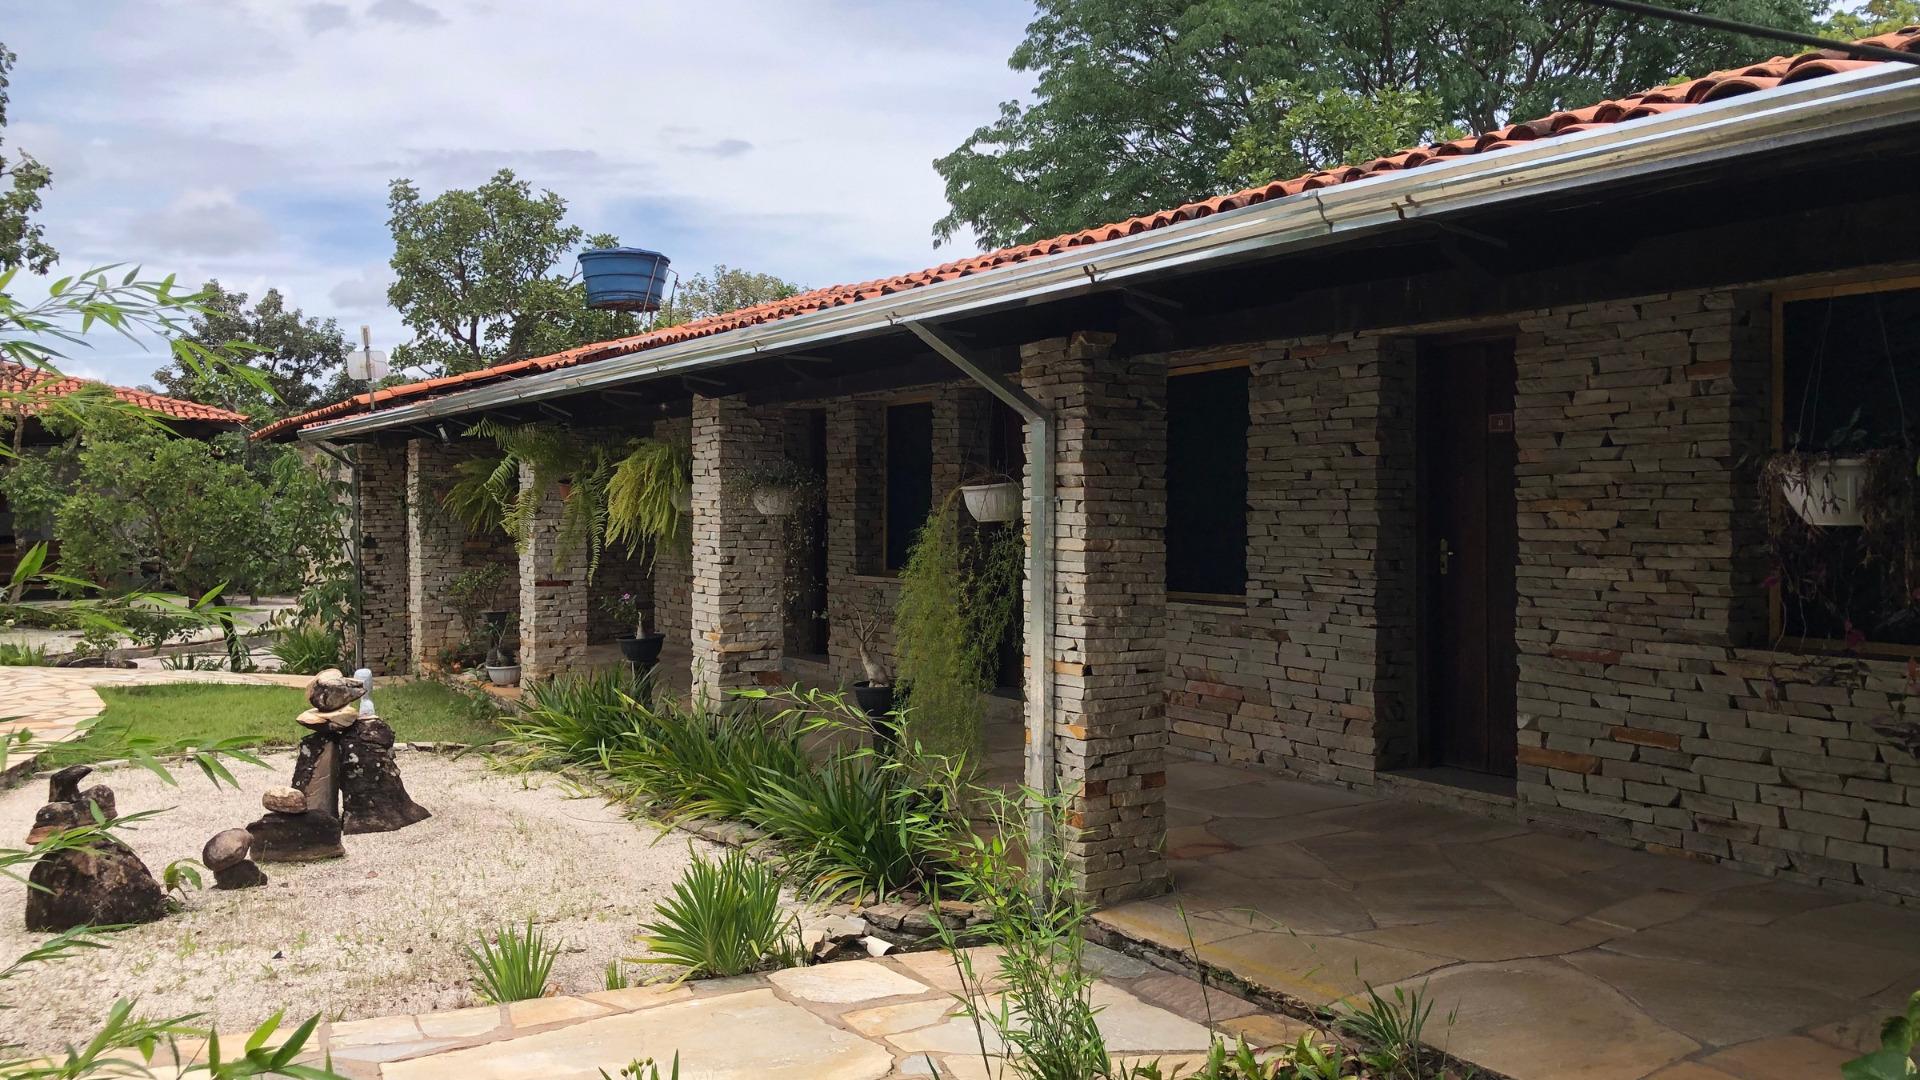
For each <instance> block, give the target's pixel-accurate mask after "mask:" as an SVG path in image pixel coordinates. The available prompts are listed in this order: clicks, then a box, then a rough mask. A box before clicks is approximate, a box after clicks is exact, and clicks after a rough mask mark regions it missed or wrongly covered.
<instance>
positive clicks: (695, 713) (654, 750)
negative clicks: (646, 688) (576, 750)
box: [602, 703, 813, 821]
mask: <svg viewBox="0 0 1920 1080" xmlns="http://www.w3.org/2000/svg"><path fill="white" fill-rule="evenodd" d="M632 719H633V722H632V724H631V726H630V727H629V729H628V730H627V731H625V732H622V733H621V734H619V735H618V736H617V737H616V738H615V739H614V741H613V743H612V744H611V745H610V746H609V747H608V749H607V751H606V752H605V753H604V754H603V755H602V764H603V766H604V767H605V768H606V770H607V771H608V772H610V773H612V774H613V776H614V777H615V778H616V779H617V780H619V781H621V782H623V783H626V784H628V785H631V786H632V787H633V789H634V790H635V791H636V792H638V793H640V794H642V795H644V796H646V797H647V798H649V799H651V800H653V801H654V802H655V803H656V804H658V805H659V806H660V807H661V809H662V810H663V811H665V812H667V813H668V814H669V815H670V816H687V815H693V816H699V817H714V818H732V819H734V820H737V821H751V820H753V816H754V811H755V810H756V808H757V807H758V806H759V805H760V793H761V791H762V789H763V788H764V787H765V786H766V784H767V782H768V780H769V779H770V778H784V779H792V778H795V777H799V776H801V775H803V774H805V773H807V772H809V771H811V770H812V768H813V764H812V762H811V761H809V760H808V758H807V754H806V751H805V750H804V749H802V747H801V744H800V733H799V730H798V729H797V727H796V726H795V725H793V724H791V723H787V722H784V721H781V720H780V719H778V718H775V719H772V720H768V719H763V718H762V717H760V716H758V715H757V714H755V713H754V712H753V711H752V710H750V709H735V710H732V711H727V712H715V711H713V710H711V709H708V708H705V707H702V706H698V705H695V706H692V707H682V706H680V705H677V704H672V703H667V704H664V705H662V706H660V707H659V708H657V709H646V708H638V707H636V710H635V715H634V716H633V718H632Z"/></svg>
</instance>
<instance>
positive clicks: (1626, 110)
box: [255, 26, 1920, 438]
mask: <svg viewBox="0 0 1920 1080" xmlns="http://www.w3.org/2000/svg"><path fill="white" fill-rule="evenodd" d="M1859 44H1867V45H1879V46H1881V47H1883V48H1888V49H1902V50H1905V51H1907V52H1915V53H1920V26H1909V27H1905V28H1902V29H1900V30H1896V31H1893V32H1892V33H1887V34H1881V35H1879V36H1877V37H1871V38H1867V39H1865V40H1864V41H1862V42H1860V43H1859ZM1878 62H1879V61H1872V60H1854V59H1849V58H1848V57H1847V56H1846V55H1845V54H1842V53H1837V52H1834V51H1833V50H1822V51H1816V52H1809V53H1805V54H1802V55H1799V56H1794V57H1784V56H1776V57H1773V58H1771V59H1768V60H1765V61H1762V62H1760V63H1757V64H1750V65H1748V66H1746V67H1742V68H1733V69H1729V70H1727V71H1716V72H1714V73H1713V74H1711V75H1706V76H1703V77H1701V78H1697V79H1688V80H1684V81H1681V82H1677V83H1673V84H1670V85H1667V86H1657V87H1653V88H1651V89H1648V90H1643V91H1641V92H1640V93H1638V94H1633V95H1629V96H1627V97H1624V98H1621V99H1619V100H1618V101H1602V102H1599V103H1597V104H1594V105H1589V106H1587V107H1585V108H1580V109H1567V110H1562V111H1560V112H1556V113H1554V114H1552V115H1550V116H1546V117H1542V118H1540V119H1537V120H1529V121H1524V122H1521V123H1516V124H1510V125H1508V126H1507V127H1505V128H1501V129H1499V130H1496V131H1490V132H1485V133H1483V134H1480V135H1472V136H1467V137H1465V138H1461V139H1454V140H1452V141H1450V142H1445V143H1440V144H1438V145H1435V146H1422V147H1410V148H1408V149H1406V150H1402V151H1400V152H1399V153H1395V154H1389V155H1387V156H1385V157H1381V158H1376V159H1374V160H1373V161H1370V162H1368V163H1367V164H1365V165H1359V166H1342V167H1340V168H1337V169H1329V170H1323V171H1320V172H1314V173H1309V174H1307V175H1305V176H1298V177H1294V178H1293V179H1290V180H1276V181H1273V182H1272V183H1268V184H1263V185H1260V186H1258V187H1253V188H1248V189H1246V190H1245V191H1238V192H1234V193H1232V194H1229V195H1221V196H1216V197H1214V198H1211V199H1201V200H1199V201H1197V202H1191V203H1187V204H1186V205H1184V206H1177V207H1173V208H1172V209H1168V210H1162V211H1159V212H1157V213H1152V214H1145V215H1142V216H1140V217H1134V218H1129V219H1127V220H1125V221H1120V222H1115V223H1113V224H1110V225H1100V226H1096V227H1094V228H1091V229H1085V230H1082V231H1080V232H1074V233H1067V234H1065V235H1062V236H1056V237H1052V238H1050V239H1046V240H1039V241H1035V242H1033V243H1029V244H1019V245H1015V246H1013V247H1009V248H1003V249H1001V250H999V251H989V252H985V253H982V254H977V255H969V256H967V257H965V258H961V259H955V260H954V261H952V262H948V263H942V264H941V265H939V266H933V267H928V268H927V269H925V270H916V271H913V272H911V273H906V274H900V275H898V276H895V277H890V278H881V279H878V280H875V281H865V282H860V283H858V284H853V285H834V286H829V287H827V288H824V289H815V290H813V291H811V292H806V293H801V294H800V295H798V296H792V297H788V298H787V299H784V300H776V301H773V302H771V303H766V304H758V305H755V306H753V307H747V308H741V309H740V310H738V311H731V312H727V313H726V314H723V315H716V316H713V317H712V318H707V319H700V320H697V321H695V322H690V323H685V324H682V325H680V326H674V327H668V328H666V329H662V330H655V331H651V332H648V333H644V334H637V335H634V336H632V337H626V338H620V339H617V340H614V341H603V342H599V343H597V344H593V345H585V346H582V347H580V348H577V349H569V350H567V351H565V352H560V353H555V354H553V355H552V356H542V357H537V358H534V359H531V360H521V361H517V362H514V363H510V364H501V365H500V366H498V367H492V368H486V369H484V370H481V371H470V372H467V373H465V374H461V375H451V376H445V377H442V378H438V379H426V380H423V381H420V382H414V383H407V384H405V385H402V386H394V387H389V388H387V389H385V390H381V391H379V392H377V393H376V394H375V395H374V396H375V398H376V399H377V401H378V403H380V404H387V403H390V402H395V401H403V400H410V399H413V398H421V397H431V396H434V395H437V394H441V393H448V392H452V391H454V390H459V389H465V388H468V387H473V386H478V385H482V384H486V383H491V382H498V381H500V380H502V379H511V378H515V377H518V376H521V375H529V374H533V373H535V372H541V371H552V370H555V369H558V368H567V367H574V366H577V365H580V364H589V363H593V362H595V361H598V360H606V359H610V358H612V357H616V356H625V355H628V354H631V353H636V352H641V351H643V350H646V349H654V348H659V347H661V346H663V345H672V344H675V343H678V342H682V341H690V340H693V339H695V338H701V337H708V336H711V335H714V334H723V333H726V332H727V331H730V330H737V329H740V328H742V327H747V326H755V325H759V324H762V323H769V322H776V321H778V320H780V319H787V318H792V317H793V316H795V315H802V314H806V313H808V312H814V311H822V310H826V309H828V308H834V307H840V306H842V305H845V304H851V303H859V302H861V301H864V300H869V299H872V298H873V297H876V296H890V295H893V294H895V293H899V292H903V291H906V290H909V289H917V288H921V287H923V286H926V285H931V284H935V283H937V282H942V281H951V280H954V279H956V278H961V277H966V276H967V275H969V274H975V273H979V272H981V271H984V270H990V269H993V268H994V267H997V266H1005V265H1007V264H1009V263H1020V262H1025V261H1027V260H1029V259H1036V258H1040V257H1041V256H1044V255H1052V254H1055V253H1057V252H1060V251H1065V250H1068V249H1070V248H1076V247H1081V246H1084V245H1086V244H1098V243H1104V242H1106V241H1109V240H1117V239H1119V238H1121V237H1123V236H1131V235H1133V234H1135V233H1139V232H1146V231H1149V230H1152V229H1164V228H1166V227H1167V226H1169V225H1174V224H1178V223H1180V222H1183V221H1192V220H1195V219H1197V218H1203V217H1206V216H1208V215H1210V214H1215V213H1219V212H1221V211H1223V210H1234V209H1239V208H1240V207H1243V206H1251V205H1253V204H1255V203H1262V202H1267V201H1270V200H1273V199H1281V198H1286V197H1287V196H1290V195H1298V194H1299V193H1301V192H1303V191H1312V190H1315V189H1319V188H1325V187H1330V186H1333V185H1336V184H1345V183H1351V182H1352V181H1355V180H1363V179H1366V178H1367V177H1370V176H1376V175H1379V174H1381V173H1387V172H1394V171H1398V170H1402V169H1415V168H1419V167H1420V166H1422V165H1425V164H1428V163H1430V162H1434V161H1438V160H1441V159H1443V158H1452V157H1458V156H1460V155H1463V154H1484V153H1487V152H1488V151H1492V150H1499V149H1502V148H1505V147H1509V146H1514V145H1517V144H1519V143H1523V142H1530V141H1536V140H1539V139H1547V138H1554V137H1557V136H1561V135H1569V134H1574V133H1577V132H1582V131H1591V130H1594V129H1595V128H1599V127H1604V126H1606V125H1609V124H1617V123H1623V122H1625V121H1629V120H1634V119H1638V118H1640V117H1644V116H1654V115H1657V114H1660V113H1666V112H1672V111H1675V110H1678V109H1684V108H1688V107H1690V106H1693V105H1697V104H1700V103H1702V102H1707V101H1718V100H1720V99H1722V98H1728V97H1734V96H1737V95H1740V94H1750V93H1753V92H1754V91H1756V90H1764V89H1766V88H1768V87H1772V86H1777V85H1780V84H1782V83H1786V82H1800V81H1803V80H1806V79H1811V78H1820V77H1822V76H1826V75H1834V74H1838V73H1840V72H1846V71H1855V70H1858V69H1860V68H1863V67H1868V66H1871V65H1873V64H1876V63H1878ZM366 406H367V397H366V395H364V394H362V395H359V396H358V397H355V398H352V399H350V400H348V401H343V402H339V403H336V404H333V405H328V406H326V407H324V408H320V409H315V410H313V411H312V412H308V413H304V414H302V415H299V416H293V417H288V418H287V419H285V420H281V421H278V422H276V423H273V424H269V425H267V426H266V427H264V428H262V429H260V431H259V432H258V434H257V435H256V436H255V437H256V438H271V437H273V436H275V435H278V434H282V433H284V432H287V431H291V430H294V429H297V428H303V427H309V426H312V425H314V424H317V423H322V422H325V421H328V420H334V419H337V418H339V417H342V416H347V415H350V414H352V413H356V412H361V411H364V410H365V408H366Z"/></svg>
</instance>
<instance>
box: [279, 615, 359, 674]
mask: <svg viewBox="0 0 1920 1080" xmlns="http://www.w3.org/2000/svg"><path fill="white" fill-rule="evenodd" d="M343 651H344V650H342V648H341V641H340V635H339V633H338V632H336V631H334V630H332V629H331V628H329V627H325V626H320V625H317V624H312V623H308V624H305V625H301V626H290V627H288V628H286V629H285V630H282V631H281V632H280V637H279V639H278V640H276V641H275V642H274V643H273V655H274V658H275V659H277V660H279V661H280V668H281V670H282V671H288V672H292V673H293V674H295V675H317V674H319V673H320V672H322V671H325V670H326V669H327V668H337V667H344V666H346V660H345V658H344V656H343V655H342V653H343Z"/></svg>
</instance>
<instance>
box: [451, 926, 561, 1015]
mask: <svg viewBox="0 0 1920 1080" xmlns="http://www.w3.org/2000/svg"><path fill="white" fill-rule="evenodd" d="M559 955H560V947H559V946H558V945H550V944H548V943H547V939H546V936H545V935H544V934H541V933H540V932H539V931H538V930H535V929H534V928H533V918H532V917H531V916H529V917H528V918H527V924H526V927H525V929H520V928H516V927H512V926H505V927H501V928H500V930H499V931H498V932H496V933H495V934H494V936H493V940H492V941H488V940H487V939H486V938H484V937H483V938H481V939H480V940H479V941H476V942H474V943H473V944H472V945H469V946H467V961H468V963H470V964H472V965H473V969H474V974H473V978H472V980H471V982H470V985H472V987H473V991H474V993H476V994H479V995H480V999H481V1000H482V1001H486V1002H490V1003H494V1004H499V1003H502V1002H508V1001H527V1000H529V999H532V998H537V997H543V996H545V994H546V992H547V977H548V976H549V975H551V974H552V973H553V961H554V958H555V957H557V956H559Z"/></svg>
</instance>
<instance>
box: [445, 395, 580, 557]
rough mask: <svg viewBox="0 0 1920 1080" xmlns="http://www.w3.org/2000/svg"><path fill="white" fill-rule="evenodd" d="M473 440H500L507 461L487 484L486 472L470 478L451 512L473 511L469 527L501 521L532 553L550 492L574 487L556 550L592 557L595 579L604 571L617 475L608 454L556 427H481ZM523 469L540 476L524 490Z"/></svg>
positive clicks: (458, 485) (457, 490) (464, 476)
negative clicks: (610, 486)
mask: <svg viewBox="0 0 1920 1080" xmlns="http://www.w3.org/2000/svg"><path fill="white" fill-rule="evenodd" d="M467 434H468V435H470V436H472V437H474V438H480V439H491V440H493V443H494V445H496V446H498V447H499V448H500V457H499V458H498V459H497V460H496V461H494V462H492V463H491V465H492V468H491V471H489V472H487V473H486V475H485V476H484V477H482V476H481V475H480V467H478V466H475V467H473V468H471V469H467V470H462V471H461V474H460V476H459V477H458V478H457V480H456V482H455V485H454V489H453V491H451V492H449V493H448V498H447V500H446V501H447V505H448V508H449V509H450V510H453V511H454V512H455V513H462V511H461V510H460V509H459V507H467V508H468V509H467V510H466V511H465V517H464V519H465V520H468V521H470V522H473V521H480V522H485V521H488V520H497V523H498V525H499V527H500V528H502V529H504V530H505V531H506V533H507V535H508V536H511V537H513V542H514V545H515V546H516V547H519V548H521V549H523V550H524V549H525V547H526V543H527V540H528V538H529V537H531V536H532V535H533V523H534V521H535V519H536V518H537V516H538V514H539V510H540V503H541V501H542V500H544V499H545V498H546V496H547V493H548V492H549V491H552V490H554V489H556V488H558V487H559V486H560V485H561V484H569V485H571V488H570V490H569V491H568V493H567V495H566V501H565V506H564V508H563V509H562V510H561V514H560V533H559V535H558V537H556V545H557V547H558V548H559V549H560V550H567V549H574V550H585V551H586V553H587V576H588V577H589V578H591V577H592V576H593V575H594V573H595V572H596V571H598V570H599V568H600V555H601V552H602V550H603V549H604V547H605V538H606V528H607V480H608V477H609V476H611V474H612V472H613V463H612V461H611V460H610V458H609V453H608V449H607V448H606V447H605V446H603V445H599V444H594V443H590V442H587V441H584V440H582V439H580V438H579V437H577V436H576V435H574V434H573V433H572V432H571V431H568V430H566V429H564V428H560V427H556V426H554V425H551V424H503V423H500V422H499V421H497V420H481V421H479V422H478V423H476V424H474V425H473V426H472V427H470V428H468V429H467ZM482 461H483V462H484V459H482ZM522 466H526V467H527V469H528V470H529V471H530V472H531V473H532V475H531V476H530V477H528V478H527V482H526V483H524V484H523V483H521V482H520V479H521V477H520V473H521V467H522ZM483 497H484V499H485V500H486V501H490V502H491V503H492V504H493V505H494V506H495V507H497V508H498V517H497V519H493V518H491V517H490V515H491V514H492V511H487V510H484V509H482V508H478V507H477V506H476V504H477V503H479V502H481V501H482V499H483Z"/></svg>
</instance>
